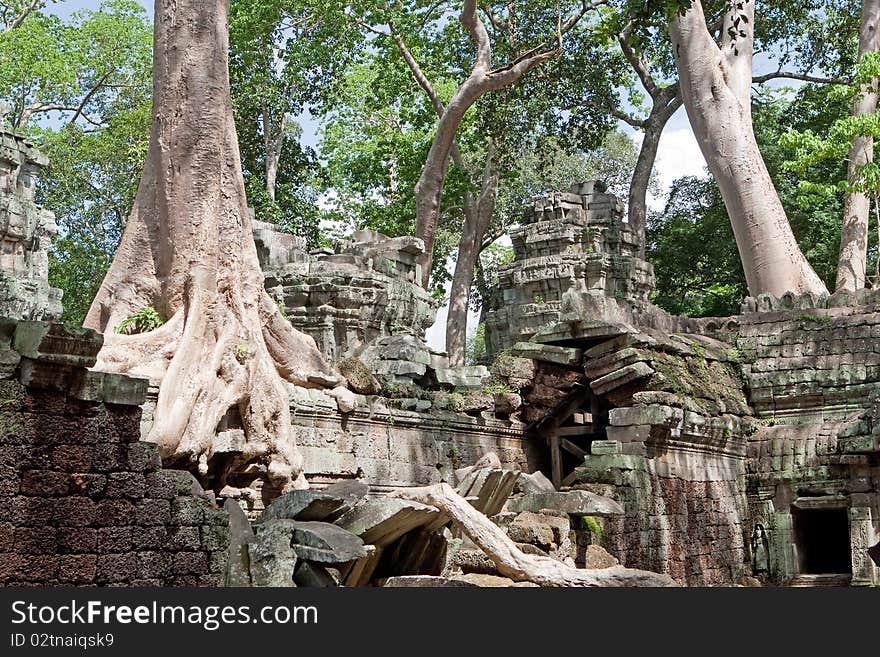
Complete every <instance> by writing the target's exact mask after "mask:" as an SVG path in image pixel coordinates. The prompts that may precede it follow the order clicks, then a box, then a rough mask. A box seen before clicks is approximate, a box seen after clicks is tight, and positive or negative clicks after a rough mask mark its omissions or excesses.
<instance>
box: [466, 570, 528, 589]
mask: <svg viewBox="0 0 880 657" xmlns="http://www.w3.org/2000/svg"><path fill="white" fill-rule="evenodd" d="M452 579H453V580H455V581H458V582H464V583H465V584H471V585H473V586H480V587H488V588H500V587H508V586H510V587H517V588H538V585H537V584H535V583H533V582H514V581H513V580H512V579H508V578H507V577H501V576H499V575H489V574H482V573H466V574H464V575H453V576H452Z"/></svg>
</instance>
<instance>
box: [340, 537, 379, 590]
mask: <svg viewBox="0 0 880 657" xmlns="http://www.w3.org/2000/svg"><path fill="white" fill-rule="evenodd" d="M364 550H365V551H366V553H367V556H365V557H362V558H360V559H358V560H357V561H354V562H352V563H351V564H349V565H348V566H346V567H344V568H343V570H342V579H341V580H340V581H341V582H342V583H343V584H344V585H345V586H348V587H357V586H366V585H367V584H368V583H369V582H370V580H371V579H372V578H373V573H374V572H375V571H376V567H377V566H378V565H379V561H380V560H381V559H382V555H383V554H384V550H383V549H382V548H377V547H376V546H375V545H365V546H364Z"/></svg>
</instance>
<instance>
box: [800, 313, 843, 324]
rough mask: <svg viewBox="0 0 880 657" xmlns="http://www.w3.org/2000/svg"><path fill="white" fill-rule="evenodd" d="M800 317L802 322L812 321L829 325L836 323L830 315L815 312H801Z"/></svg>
mask: <svg viewBox="0 0 880 657" xmlns="http://www.w3.org/2000/svg"><path fill="white" fill-rule="evenodd" d="M798 319H799V320H801V321H802V322H811V323H813V324H821V325H822V326H828V325H830V324H833V323H834V318H833V317H829V316H828V315H814V314H813V313H801V315H800V316H799V317H798Z"/></svg>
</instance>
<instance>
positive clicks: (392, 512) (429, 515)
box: [336, 498, 440, 547]
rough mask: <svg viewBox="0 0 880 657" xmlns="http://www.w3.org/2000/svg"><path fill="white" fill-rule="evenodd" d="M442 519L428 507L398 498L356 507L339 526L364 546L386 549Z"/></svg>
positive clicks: (431, 507)
mask: <svg viewBox="0 0 880 657" xmlns="http://www.w3.org/2000/svg"><path fill="white" fill-rule="evenodd" d="M438 519H440V511H439V510H437V509H436V508H434V507H433V506H428V505H427V504H419V503H418V502H410V501H408V500H402V499H397V498H384V499H378V500H369V501H367V502H363V503H362V504H359V505H357V506H356V507H354V508H353V509H351V510H350V511H348V512H347V513H346V514H345V515H343V516H342V517H341V518H339V520H337V521H336V524H337V525H339V526H340V527H342V528H343V529H347V530H348V531H350V532H351V533H352V534H355V535H356V536H359V537H360V538H361V540H362V541H363V542H364V543H368V544H370V545H376V546H378V547H385V546H387V545H390V544H391V543H393V542H394V541H396V540H397V539H399V538H400V537H401V536H403V535H404V534H406V533H407V532H409V531H412V530H413V529H415V528H416V527H422V526H424V525H429V524H432V523H433V522H434V521H435V520H438Z"/></svg>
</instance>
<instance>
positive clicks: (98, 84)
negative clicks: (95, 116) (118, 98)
mask: <svg viewBox="0 0 880 657" xmlns="http://www.w3.org/2000/svg"><path fill="white" fill-rule="evenodd" d="M111 73H112V71H107V72H106V73H105V74H104V75H102V76H101V79H100V80H98V81H97V82H96V83H95V86H93V87H92V88H91V89H89V91H88V93H86V95H85V96H83V99H82V102H81V103H80V104H79V107H77V108H76V111H75V112H74V113H73V116H71V117H70V121H68V125H73V124H74V123H76V120H77V119H78V118H79V117H80V116H83V118H85V119H86V121H88V122H89V123H94V122H93V121H92V120H90V119H89V118H88V117H87V116H85V115H84V114H83V111H84V110H85V108H86V105H87V104H88V102H89V101H90V100H91V99H92V96H94V95H95V94H96V93H97V92H98V90H99V89H100V88H101V87H102V86H103V85H104V83H105V82H106V81H107V79H108V78H109V77H110V74H111Z"/></svg>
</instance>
